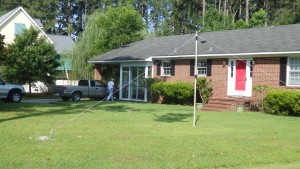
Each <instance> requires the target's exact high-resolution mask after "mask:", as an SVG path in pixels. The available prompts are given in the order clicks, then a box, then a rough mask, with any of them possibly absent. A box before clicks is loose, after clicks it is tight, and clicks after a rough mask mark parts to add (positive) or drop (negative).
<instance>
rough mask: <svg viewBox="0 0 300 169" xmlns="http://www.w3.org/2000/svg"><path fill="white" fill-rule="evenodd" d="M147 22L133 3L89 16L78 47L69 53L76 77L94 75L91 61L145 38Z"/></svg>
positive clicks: (100, 10)
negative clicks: (93, 58) (144, 32)
mask: <svg viewBox="0 0 300 169" xmlns="http://www.w3.org/2000/svg"><path fill="white" fill-rule="evenodd" d="M144 28H145V27H144V22H143V19H142V17H141V15H140V14H139V13H138V11H137V10H135V9H134V8H133V7H132V6H122V5H119V6H118V7H107V8H106V9H99V10H97V11H95V12H94V13H93V14H91V15H90V16H89V17H88V18H87V27H86V30H85V31H84V32H83V33H82V35H80V36H79V39H78V41H77V42H76V44H75V48H74V50H73V51H72V52H71V53H70V55H68V57H70V59H71V61H72V69H73V71H72V77H73V78H75V79H81V78H91V77H93V74H91V72H92V71H91V68H92V67H91V66H92V65H89V64H88V60H89V59H90V58H92V57H95V55H100V54H102V53H104V52H107V51H109V50H111V49H115V48H119V47H121V46H123V45H126V44H129V43H131V42H134V41H138V40H141V39H142V34H141V33H142V30H143V29H144Z"/></svg>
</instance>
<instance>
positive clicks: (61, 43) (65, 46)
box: [47, 34, 74, 54]
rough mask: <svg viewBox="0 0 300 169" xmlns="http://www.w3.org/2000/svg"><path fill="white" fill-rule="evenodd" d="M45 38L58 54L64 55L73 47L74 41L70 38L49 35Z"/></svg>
mask: <svg viewBox="0 0 300 169" xmlns="http://www.w3.org/2000/svg"><path fill="white" fill-rule="evenodd" d="M47 36H48V37H49V38H50V39H51V40H52V41H53V42H54V44H55V50H56V52H57V53H58V54H64V53H66V52H67V51H69V50H71V49H72V47H73V46H74V41H73V40H72V38H71V37H70V36H63V35H50V34H47Z"/></svg>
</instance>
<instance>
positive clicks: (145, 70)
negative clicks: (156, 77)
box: [119, 62, 152, 102]
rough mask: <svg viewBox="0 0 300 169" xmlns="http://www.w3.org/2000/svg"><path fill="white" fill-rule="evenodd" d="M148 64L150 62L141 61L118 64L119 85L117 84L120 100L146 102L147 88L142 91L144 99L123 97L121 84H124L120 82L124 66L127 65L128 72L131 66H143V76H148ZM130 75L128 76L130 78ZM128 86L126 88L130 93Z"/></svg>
mask: <svg viewBox="0 0 300 169" xmlns="http://www.w3.org/2000/svg"><path fill="white" fill-rule="evenodd" d="M148 66H152V65H151V64H150V63H141V62H136V63H135V62H132V63H121V64H120V85H119V91H120V92H119V98H120V100H135V101H144V102H146V101H147V89H146V88H145V92H144V100H136V99H129V98H128V99H125V98H123V96H122V90H123V86H124V85H125V84H122V83H123V68H124V67H129V72H131V67H144V74H145V77H148ZM129 76H131V74H130V73H129ZM130 78H131V77H129V79H130ZM130 92H131V91H130V88H129V90H128V94H129V93H130Z"/></svg>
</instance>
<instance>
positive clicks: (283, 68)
mask: <svg viewBox="0 0 300 169" xmlns="http://www.w3.org/2000/svg"><path fill="white" fill-rule="evenodd" d="M286 65H287V58H286V57H282V58H280V72H279V85H280V86H285V85H286Z"/></svg>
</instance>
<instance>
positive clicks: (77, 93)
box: [72, 92, 81, 101]
mask: <svg viewBox="0 0 300 169" xmlns="http://www.w3.org/2000/svg"><path fill="white" fill-rule="evenodd" d="M80 99H81V94H80V93H79V92H75V93H73V94H72V100H73V101H79V100H80Z"/></svg>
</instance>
